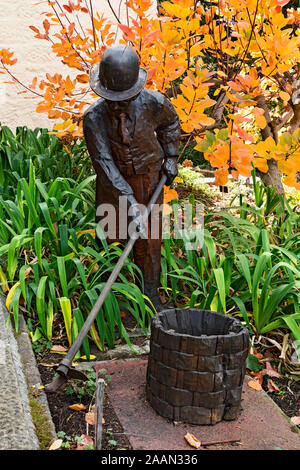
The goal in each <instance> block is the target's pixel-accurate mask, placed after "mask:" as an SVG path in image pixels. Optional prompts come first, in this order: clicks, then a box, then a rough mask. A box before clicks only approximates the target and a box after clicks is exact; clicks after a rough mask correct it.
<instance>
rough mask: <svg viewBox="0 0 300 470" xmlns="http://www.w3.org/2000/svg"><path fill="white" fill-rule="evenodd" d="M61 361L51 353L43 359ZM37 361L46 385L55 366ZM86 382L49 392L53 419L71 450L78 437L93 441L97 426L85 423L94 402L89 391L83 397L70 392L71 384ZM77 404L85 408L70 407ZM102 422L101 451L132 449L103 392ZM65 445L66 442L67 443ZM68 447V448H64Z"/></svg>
mask: <svg viewBox="0 0 300 470" xmlns="http://www.w3.org/2000/svg"><path fill="white" fill-rule="evenodd" d="M54 362H57V363H58V362H59V360H57V355H48V356H47V357H45V358H43V362H42V364H47V363H48V364H53V363H54ZM42 364H38V368H39V372H40V376H41V380H42V383H43V384H44V385H45V384H47V383H50V382H51V381H52V379H53V376H54V373H55V369H54V368H52V367H48V366H46V365H42ZM82 384H83V382H79V381H70V382H68V384H67V385H65V386H64V387H63V388H61V389H59V390H57V392H56V393H53V394H51V393H50V394H47V399H48V404H49V409H50V412H51V416H52V420H53V423H54V426H55V430H56V433H58V434H59V436H58V437H61V435H60V433H61V432H63V433H65V438H64V444H65V443H68V444H69V446H70V447H68V449H71V450H73V449H76V448H77V441H76V439H77V438H80V437H81V436H89V437H90V438H91V439H92V440H94V426H93V425H91V424H88V423H87V422H86V415H87V413H88V412H89V410H90V409H91V407H92V406H93V405H94V402H95V400H94V397H93V396H90V395H89V394H84V395H83V396H82V397H80V398H79V397H78V395H77V394H76V393H75V391H74V393H72V394H70V393H68V390H69V389H70V388H69V387H74V389H75V390H76V387H77V386H79V387H82ZM74 404H82V405H84V406H85V407H86V408H85V410H82V411H76V410H74V409H71V408H70V406H72V405H74ZM103 419H104V422H103V425H102V445H101V449H102V450H122V449H123V450H130V449H131V445H130V442H129V440H128V439H127V437H126V435H125V434H124V430H123V428H122V425H121V424H120V422H119V420H118V418H117V416H116V413H115V412H114V409H113V407H112V406H111V404H110V401H109V399H108V397H107V394H106V393H105V394H104V399H103ZM64 444H63V445H64ZM62 448H63V449H66V448H65V447H62Z"/></svg>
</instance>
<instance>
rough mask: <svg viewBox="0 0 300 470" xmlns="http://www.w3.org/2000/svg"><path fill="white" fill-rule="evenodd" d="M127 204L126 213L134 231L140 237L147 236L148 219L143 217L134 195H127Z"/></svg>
mask: <svg viewBox="0 0 300 470" xmlns="http://www.w3.org/2000/svg"><path fill="white" fill-rule="evenodd" d="M128 206H129V209H128V215H129V217H130V219H131V221H132V222H133V224H134V226H135V229H136V231H137V232H138V233H139V234H140V237H141V238H147V235H148V221H147V220H145V219H144V217H143V214H142V212H141V210H140V207H139V204H138V202H137V201H136V199H135V197H134V196H128ZM129 235H130V234H129Z"/></svg>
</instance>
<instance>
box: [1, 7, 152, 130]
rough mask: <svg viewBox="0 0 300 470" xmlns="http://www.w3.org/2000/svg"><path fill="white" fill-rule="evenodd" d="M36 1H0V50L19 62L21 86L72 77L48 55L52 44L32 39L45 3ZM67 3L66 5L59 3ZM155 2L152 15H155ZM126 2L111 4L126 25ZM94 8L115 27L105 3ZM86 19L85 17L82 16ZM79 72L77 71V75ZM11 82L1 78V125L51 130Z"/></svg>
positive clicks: (49, 122) (33, 102)
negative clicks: (55, 77)
mask: <svg viewBox="0 0 300 470" xmlns="http://www.w3.org/2000/svg"><path fill="white" fill-rule="evenodd" d="M35 3H38V0H0V49H8V48H9V49H10V50H13V51H14V52H15V56H14V57H16V58H18V62H17V63H16V64H15V65H14V66H13V67H12V70H13V71H14V73H15V75H16V76H17V78H19V79H20V80H21V81H22V82H23V83H24V84H27V85H29V84H31V82H32V79H33V77H34V76H37V77H38V80H39V79H41V78H43V77H44V76H45V73H46V72H49V73H50V74H51V75H53V74H54V73H56V72H57V73H61V74H62V75H63V76H66V75H68V74H69V75H71V72H72V69H70V68H68V67H65V66H64V65H63V64H62V63H61V62H60V61H59V59H57V58H56V56H54V54H53V53H52V52H51V43H50V42H48V41H45V40H41V39H37V38H35V37H34V35H35V33H34V32H33V31H32V30H31V29H30V28H29V26H30V25H34V26H36V27H37V28H39V29H40V30H41V31H43V27H42V26H41V25H42V21H43V19H44V16H41V15H40V12H42V11H45V10H46V8H48V7H47V5H46V2H44V3H43V4H40V5H34V4H35ZM61 3H66V4H67V1H66V2H61ZM155 3H156V2H155V0H154V1H153V4H154V5H153V12H154V13H155V12H156V6H155ZM124 4H125V0H111V5H112V6H113V8H114V9H115V10H116V11H118V10H119V9H120V11H121V18H123V20H124V23H125V16H124V15H125V9H126V7H125V5H124ZM93 5H94V8H95V9H96V10H97V11H98V12H99V13H102V12H103V13H104V15H105V17H107V18H109V19H111V20H112V22H113V23H114V24H116V20H115V19H114V17H113V14H112V12H111V10H110V8H109V6H108V3H107V1H106V0H93ZM83 16H86V15H83ZM74 70H75V69H74ZM77 73H78V72H77ZM7 80H10V78H9V77H8V76H7V75H0V122H1V123H2V124H3V125H6V126H9V127H11V129H12V130H15V128H16V126H23V125H26V126H28V127H30V128H35V127H48V128H49V129H50V128H52V126H53V124H54V121H53V120H49V119H48V118H47V114H45V113H39V114H38V113H36V112H35V107H36V105H37V103H38V100H33V99H24V96H31V95H30V94H29V93H28V94H26V95H25V94H19V95H18V94H17V92H18V91H22V90H23V88H22V87H20V86H18V87H16V86H14V85H10V84H6V83H4V82H5V81H7Z"/></svg>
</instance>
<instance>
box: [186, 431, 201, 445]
mask: <svg viewBox="0 0 300 470" xmlns="http://www.w3.org/2000/svg"><path fill="white" fill-rule="evenodd" d="M184 438H185V440H186V441H187V443H188V444H189V445H190V446H191V447H195V448H196V449H199V447H200V446H201V442H200V441H199V439H197V438H196V437H195V436H194V434H191V433H190V432H188V433H186V435H185V436H184Z"/></svg>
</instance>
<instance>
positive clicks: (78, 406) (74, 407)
mask: <svg viewBox="0 0 300 470" xmlns="http://www.w3.org/2000/svg"><path fill="white" fill-rule="evenodd" d="M69 408H70V409H71V410H75V411H83V410H85V409H86V406H84V405H83V404H82V403H75V404H74V405H70V406H69Z"/></svg>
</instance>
